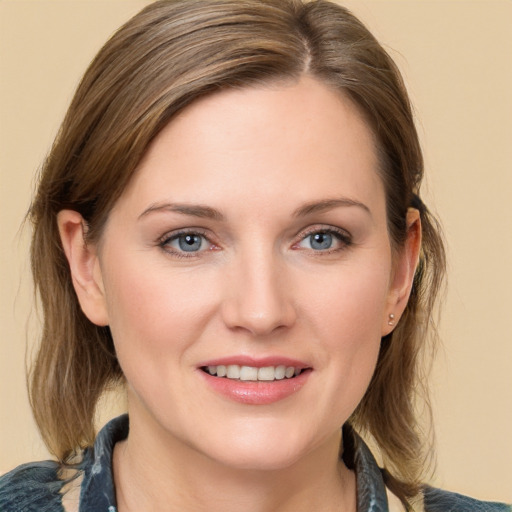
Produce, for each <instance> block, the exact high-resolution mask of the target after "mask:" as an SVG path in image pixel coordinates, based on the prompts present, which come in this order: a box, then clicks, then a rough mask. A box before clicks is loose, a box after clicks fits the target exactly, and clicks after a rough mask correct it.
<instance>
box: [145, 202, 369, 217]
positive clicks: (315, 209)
mask: <svg viewBox="0 0 512 512" xmlns="http://www.w3.org/2000/svg"><path fill="white" fill-rule="evenodd" d="M349 206H352V207H353V206H355V207H358V208H361V209H362V210H364V211H365V212H367V213H368V214H369V215H370V216H371V211H370V208H368V206H366V205H365V204H364V203H361V202H360V201H356V200H354V199H349V198H345V197H343V198H338V199H324V200H322V201H312V202H310V203H306V204H304V205H302V206H300V207H299V208H297V209H296V210H295V211H294V212H293V216H294V217H305V216H307V215H311V214H312V213H322V212H325V211H329V210H332V209H334V208H339V207H349ZM156 212H171V213H179V214H182V215H188V216H191V217H199V218H202V219H212V220H216V221H223V220H224V215H223V214H222V213H221V212H220V211H219V210H216V209H215V208H212V207H211V206H206V205H202V204H188V203H155V204H153V205H151V206H150V207H149V208H146V210H144V211H143V212H142V213H141V214H140V215H139V217H138V219H139V220H140V219H142V218H144V217H146V216H147V215H150V214H152V213H156Z"/></svg>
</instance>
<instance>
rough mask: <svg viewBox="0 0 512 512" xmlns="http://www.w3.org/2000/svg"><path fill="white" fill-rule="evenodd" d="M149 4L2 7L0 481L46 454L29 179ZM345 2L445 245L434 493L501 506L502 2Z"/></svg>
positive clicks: (505, 313)
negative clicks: (29, 379)
mask: <svg viewBox="0 0 512 512" xmlns="http://www.w3.org/2000/svg"><path fill="white" fill-rule="evenodd" d="M147 3H149V2H147V1H143V0H138V1H135V0H107V1H103V0H84V1H78V0H54V1H49V0H34V1H26V0H0V173H1V174H0V215H1V217H0V237H1V238H0V239H1V244H0V256H1V261H0V287H1V288H0V289H1V293H0V473H2V472H4V471H6V470H8V469H10V468H11V467H13V466H15V465H17V464H19V463H22V462H26V461H29V460H34V459H38V458H42V457H46V456H47V455H46V454H45V451H44V448H43V447H42V445H41V442H40V441H39V438H38V434H37V432H36V430H35V427H34V424H33V421H32V418H31V415H30V411H29V409H28V405H27V398H26V391H25V382H24V361H25V340H26V339H27V337H28V339H29V340H33V338H34V332H36V330H37V323H36V322H35V318H34V316H35V315H32V321H31V322H28V323H27V317H28V315H29V312H30V311H31V306H30V303H31V300H30V294H31V291H30V281H29V277H28V276H29V274H28V268H27V267H28V265H27V243H26V238H27V237H26V234H20V233H19V227H20V223H21V222H22V219H23V215H24V212H25V211H26V209H27V206H28V204H29V198H30V195H31V191H32V188H33V183H34V173H35V171H36V169H37V167H38V165H39V163H40V162H41V160H42V159H43V157H44V155H45V152H46V151H47V148H48V147H49V145H50V143H51V140H52V138H53V136H54V135H55V132H56V130H57V128H58V125H59V121H60V120H61V118H62V116H63V114H64V110H65V108H66V106H67V104H68V102H69V100H70V98H71V95H72V91H73V89H74V87H75V86H76V84H77V81H78V79H79V77H80V75H81V73H82V72H83V71H84V69H85V66H86V64H87V63H88V62H89V60H90V59H91V58H92V57H93V55H94V54H95V52H96V51H97V50H98V48H99V47H100V45H101V44H102V43H103V42H104V40H105V39H106V37H107V36H108V35H109V34H111V32H112V31H113V30H114V29H115V28H116V27H117V26H118V25H119V24H120V23H121V22H123V21H124V20H125V19H127V18H128V17H129V16H130V15H131V14H133V13H135V12H136V11H137V10H138V9H139V8H140V7H142V6H143V5H145V4H147ZM342 3H343V4H345V5H347V6H349V7H351V8H352V9H353V10H354V11H355V13H356V14H359V16H361V17H362V19H363V20H364V21H365V22H366V23H367V24H368V25H369V27H370V28H371V29H373V30H374V32H375V34H376V35H377V37H378V38H379V39H380V40H381V41H382V42H384V43H385V45H386V47H388V48H389V49H390V51H391V53H392V55H393V56H394V57H395V59H396V60H397V62H398V64H399V66H400V67H401V69H402V70H403V73H404V75H405V78H406V81H407V83H408V86H409V88H410V92H411V96H412V98H413V101H414V103H415V106H416V111H417V116H418V123H419V130H420V134H421V137H422V141H423V147H424V150H425V157H426V164H427V169H428V180H427V183H426V186H427V187H426V188H427V197H428V198H430V199H429V201H430V203H431V206H433V208H434V210H436V211H437V212H438V213H439V215H440V216H441V218H442V221H443V224H444V227H445V230H446V235H447V239H448V249H449V259H450V271H449V278H450V279H449V293H448V296H447V299H446V301H445V305H444V307H443V310H444V313H443V323H442V329H441V334H442V338H443V348H442V350H441V351H440V353H439V357H438V361H437V365H436V369H435V371H434V375H433V377H434V379H433V392H434V411H435V418H436V422H435V423H436V431H437V440H438V471H437V475H436V477H435V483H436V484H437V485H440V486H443V487H446V488H449V489H452V490H455V491H458V492H462V493H468V494H472V495H474V496H477V497H480V498H485V499H499V500H505V501H509V502H512V435H511V432H512V201H511V198H510V197H511V195H512V99H511V98H512V92H511V91H512V35H511V32H512V30H511V29H512V2H511V1H510V0H495V1H493V0H481V1H466V0H452V1H447V0H433V1H426V0H416V1H411V0H408V1H405V0H403V1H388V0H374V1H369V0H368V1H365V0H357V1H356V0H352V1H346V2H342ZM27 332H28V335H27ZM109 414H110V412H106V413H105V416H106V417H108V415H109Z"/></svg>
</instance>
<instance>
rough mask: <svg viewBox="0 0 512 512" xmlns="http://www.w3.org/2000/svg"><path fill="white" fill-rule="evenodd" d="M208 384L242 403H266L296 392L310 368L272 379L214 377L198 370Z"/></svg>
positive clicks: (308, 373) (282, 398) (301, 385)
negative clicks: (298, 373) (293, 375)
mask: <svg viewBox="0 0 512 512" xmlns="http://www.w3.org/2000/svg"><path fill="white" fill-rule="evenodd" d="M198 371H199V372H200V373H201V374H202V376H203V378H204V379H205V382H206V383H207V385H208V386H210V387H211V388H212V389H213V390H214V391H215V392H217V393H219V394H221V395H223V396H225V397H227V398H229V399H230V400H233V401H235V402H240V403H242V404H248V405H268V404H272V403H274V402H278V401H280V400H284V399H285V398H288V397H289V396H291V395H293V394H294V393H297V392H298V391H299V390H300V389H301V388H302V387H303V386H304V384H305V383H306V381H307V380H308V378H309V375H310V374H311V370H305V371H303V372H302V373H301V374H300V375H297V377H293V378H291V379H286V378H285V379H282V380H273V381H257V382H255V381H244V380H235V379H228V378H226V377H214V376H212V375H210V374H208V373H206V372H204V371H202V370H198Z"/></svg>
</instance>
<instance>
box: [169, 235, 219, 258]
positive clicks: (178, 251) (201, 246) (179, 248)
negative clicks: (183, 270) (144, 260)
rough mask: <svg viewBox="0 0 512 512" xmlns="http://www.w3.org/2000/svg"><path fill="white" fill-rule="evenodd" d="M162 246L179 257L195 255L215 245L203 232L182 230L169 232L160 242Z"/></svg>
mask: <svg viewBox="0 0 512 512" xmlns="http://www.w3.org/2000/svg"><path fill="white" fill-rule="evenodd" d="M159 245H160V247H161V248H162V249H163V250H164V251H166V252H168V253H170V254H174V255H176V256H179V257H185V258H186V257H193V256H195V255H196V254H197V253H201V252H204V251H206V250H208V249H211V248H212V247H213V244H212V243H211V242H210V241H209V240H208V239H207V238H206V236H205V235H203V234H202V233H197V232H195V231H182V232H179V233H174V234H172V233H171V234H168V235H165V237H163V238H162V239H161V241H160V243H159Z"/></svg>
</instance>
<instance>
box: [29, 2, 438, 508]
mask: <svg viewBox="0 0 512 512" xmlns="http://www.w3.org/2000/svg"><path fill="white" fill-rule="evenodd" d="M303 74H309V75H310V76H313V77H315V78H317V79H318V80H320V81H322V82H324V83H325V84H328V85H329V86H330V87H333V88H335V89H337V90H339V91H340V93H343V94H344V95H345V97H349V98H351V99H352V101H353V102H354V103H355V104H356V105H357V106H358V108H359V110H360V112H361V113H362V115H363V116H364V117H365V119H366V120H367V122H368V124H369V126H370V127H371V129H372V130H373V132H374V135H375V139H376V146H377V151H378V153H379V159H380V168H379V170H378V172H379V173H380V176H381V177H382V181H383V183H384V188H385V192H386V200H387V215H388V227H389V233H390V237H391V240H392V244H393V248H394V250H395V251H399V250H400V248H401V247H402V245H403V243H404V241H405V239H406V236H407V233H406V230H407V226H406V222H405V219H406V214H407V209H408V208H409V207H410V206H416V207H419V209H420V211H421V222H422V227H423V246H422V253H421V260H420V266H419V268H418V272H417V274H416V278H415V281H414V287H413V291H412V296H411V299H410V301H409V304H408V306H407V308H406V310H405V313H404V315H403V317H402V319H401V320H400V323H399V325H398V326H397V328H396V329H395V331H394V332H393V334H392V335H389V336H387V337H386V338H384V339H383V340H382V349H381V353H380V356H379V360H378V364H377V369H376V372H375V375H374V378H373V380H372V382H371V385H370V387H369V389H368V391H367V393H366V395H365V397H364V399H363V401H362V403H361V404H360V405H359V407H358V408H357V410H356V411H355V413H354V414H353V416H352V418H351V419H350V422H351V423H352V425H354V426H355V427H356V428H357V429H358V430H360V431H362V432H363V433H365V432H366V433H367V434H369V435H371V436H373V438H374V439H375V440H376V441H377V443H378V445H379V447H380V449H381V451H382V454H383V459H384V463H385V465H386V468H387V475H388V481H389V483H390V485H391V486H392V488H393V489H394V490H395V491H396V492H397V493H398V494H399V496H400V497H401V498H402V499H403V500H404V501H406V500H407V499H408V498H410V497H412V496H414V494H416V493H417V492H418V491H419V489H420V479H421V475H422V469H423V468H422V464H423V461H424V460H425V453H424V447H425V440H424V438H423V436H422V433H421V429H420V427H419V424H418V421H417V414H416V406H417V401H418V398H420V397H424V396H426V395H425V394H424V393H425V392H426V390H422V389H421V386H422V382H423V380H422V373H421V368H422V367H423V366H422V364H423V361H422V358H421V357H420V355H421V353H422V352H426V353H427V354H428V353H429V351H428V350H427V351H425V348H426V347H428V346H429V345H428V343H427V332H428V331H429V330H430V328H431V327H432V311H433V306H434V302H435V299H436V296H437V293H438V290H439V287H440V284H441V281H442V276H443V272H444V252H443V244H442V241H441V238H440V235H439V228H438V225H437V223H436V222H435V220H434V218H433V217H432V216H431V215H430V213H429V212H428V210H427V208H426V207H425V206H424V205H423V204H422V203H421V201H420V199H419V187H420V182H421V179H422V174H423V162H422V155H421V151H420V147H419V142H418V137H417V133H416V130H415V127H414V120H413V116H412V113H411V107H410V105H409V100H408V97H407V93H406V91H405V88H404V86H403V83H402V80H401V77H400V74H399V72H398V70H397V68H396V66H395V64H394V63H393V61H392V60H391V59H390V58H389V56H388V55H387V54H386V52H385V51H384V50H383V48H382V47H381V46H380V45H379V43H378V42H377V41H376V40H375V39H374V37H373V36H372V35H371V34H370V33H369V32H368V30H367V29H366V28H365V27H364V26H363V25H362V24H361V23H360V22H359V21H358V20H357V19H356V18H355V17H354V16H353V15H351V14H350V13H349V11H347V10H346V9H344V8H342V7H340V6H338V5H336V4H334V3H330V2H328V1H324V0H318V1H311V2H307V1H305V2H302V1H301V0H163V1H159V2H155V3H153V4H151V5H149V6H148V7H147V8H145V9H144V10H143V11H141V13H139V14H138V15H137V16H135V17H134V18H133V19H132V20H130V21H129V22H128V23H126V24H125V25H124V26H123V27H121V28H120V29H119V31H118V32H117V33H116V34H114V36H113V37H112V38H111V39H110V40H109V41H108V42H107V43H106V45H105V46H104V47H103V48H102V49H101V50H100V52H99V53H98V55H97V56H96V58H95V59H94V60H93V62H92V63H91V65H90V66H89V68H88V70H87V72H86V73H85V75H84V77H83V79H82V81H81V83H80V85H79V87H78V89H77V91H76V94H75V96H74V98H73V101H72V103H71V105H70V107H69V110H68V113H67V115H66V117H65V119H64V122H63V124H62V126H61V129H60V131H59V134H58V136H57V138H56V140H55V143H54V145H53V147H52V149H51V152H50V154H49V156H48V158H47V160H46V161H45V163H44V165H43V168H42V172H41V179H40V183H39V187H38V190H37V194H36V197H35V199H34V202H33V205H32V208H31V210H30V219H31V221H32V223H33V228H34V232H33V240H32V249H31V257H32V271H33V276H34V281H35V285H36V289H37V291H38V292H39V294H40V298H41V304H42V309H43V317H44V324H43V331H42V336H41V345H40V350H39V353H38V357H37V360H36V362H35V364H34V367H33V369H32V375H31V402H32V408H33V410H34V415H35V418H36V421H37V423H38V425H39V428H40V430H41V433H42V435H43V438H44V440H45V441H46V443H47V445H48V447H49V448H50V450H51V451H52V452H53V453H54V454H55V455H56V456H57V457H58V458H59V459H60V460H61V461H65V460H67V459H69V458H70V457H71V456H72V455H73V454H74V453H76V452H77V451H79V450H80V449H81V448H83V447H84V446H87V445H89V444H91V443H92V442H93V439H94V426H93V425H94V423H93V419H94V411H95V408H96V404H97V402H98V399H99V397H100V396H101V394H102V393H103V391H104V390H105V389H106V388H107V387H108V386H111V385H114V384H116V383H118V382H120V381H121V380H122V374H121V370H120V368H119V365H118V363H117V360H116V357H115V353H114V348H113V343H112V338H111V335H110V331H109V329H108V327H107V328H106V327H98V326H96V325H93V324H92V323H91V322H89V321H88V320H87V318H86V317H85V316H84V314H83V313H82V311H81V310H80V306H79V304H78V301H77V298H76V295H75V293H74V290H73V285H72V282H71V277H70V272H69V269H68V265H67V262H66V259H65V256H64V253H63V250H62V246H61V243H60V239H59V233H58V229H57V221H56V218H57V214H58V212H59V211H60V210H62V209H65V208H67V209H73V210H76V211H77V212H79V213H80V214H81V215H82V216H83V218H84V219H85V220H86V222H87V223H88V228H89V231H88V235H87V240H84V243H92V242H97V241H98V240H99V238H100V236H101V233H102V228H103V226H104V224H105V222H106V220H107V218H108V215H109V212H110V211H111V209H112V207H113V205H114V204H115V202H116V200H117V199H118V198H119V196H120V195H121V194H122V192H123V190H124V189H125V187H126V185H127V184H128V183H129V181H130V179H131V177H132V176H133V173H134V172H135V171H136V169H137V165H138V164H139V162H140V160H141V158H142V156H143V155H144V153H145V151H146V150H147V148H148V146H149V144H150V143H151V141H152V140H153V139H154V137H155V136H156V135H157V134H158V132H159V131H160V130H161V129H162V128H163V127H164V126H165V125H166V124H167V123H168V122H169V121H170V120H172V118H173V116H174V115H175V114H176V113H177V112H179V111H181V110H182V109H183V108H185V107H186V106H187V105H189V104H190V103H191V102H193V101H194V100H196V99H198V98H200V97H202V96H204V95H206V94H214V93H215V92H216V91H218V90H221V89H225V88H240V87H255V86H259V85H262V84H268V83H271V82H276V81H285V82H293V81H296V80H298V79H299V78H300V76H301V75H303Z"/></svg>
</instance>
